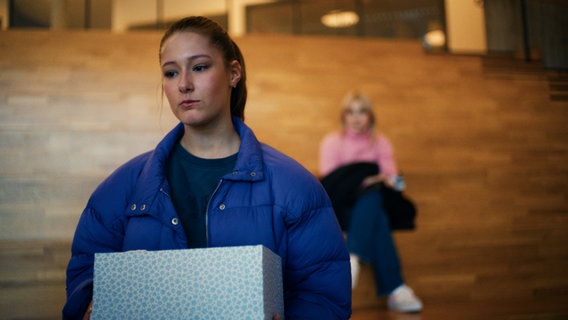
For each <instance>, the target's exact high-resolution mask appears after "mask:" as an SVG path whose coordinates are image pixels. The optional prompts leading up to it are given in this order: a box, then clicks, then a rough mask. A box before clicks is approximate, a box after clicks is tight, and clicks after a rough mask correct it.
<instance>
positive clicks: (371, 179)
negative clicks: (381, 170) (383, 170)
mask: <svg viewBox="0 0 568 320" xmlns="http://www.w3.org/2000/svg"><path fill="white" fill-rule="evenodd" d="M379 182H384V183H387V182H388V179H387V177H386V176H385V175H382V174H377V175H374V176H368V177H366V178H365V179H363V182H362V183H361V187H362V188H363V189H365V188H367V187H369V186H371V185H373V184H376V183H379Z"/></svg>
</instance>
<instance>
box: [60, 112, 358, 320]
mask: <svg viewBox="0 0 568 320" xmlns="http://www.w3.org/2000/svg"><path fill="white" fill-rule="evenodd" d="M233 123H234V126H235V129H236V130H237V132H238V133H239V135H240V137H241V146H240V149H239V155H238V158H237V162H236V164H235V168H234V170H233V172H231V173H229V174H227V175H226V176H224V177H223V179H222V181H221V183H220V184H219V186H218V188H217V190H216V191H215V192H214V194H213V196H212V198H211V201H210V205H209V208H208V215H207V232H208V233H207V237H208V238H207V240H208V245H209V247H222V246H240V245H257V244H262V245H264V246H266V247H267V248H270V249H271V250H272V251H274V252H275V253H277V254H278V255H279V256H280V257H281V258H282V266H283V272H284V274H283V280H284V300H285V312H286V314H285V316H286V318H287V319H347V318H349V316H350V314H351V280H350V271H349V254H348V252H347V250H346V248H345V245H344V241H343V238H342V234H341V230H340V228H339V225H338V223H337V220H336V218H335V214H334V212H333V209H332V207H331V203H330V200H329V198H328V197H327V195H326V193H325V191H324V189H323V187H322V186H321V184H320V183H319V182H318V181H317V180H316V178H315V177H313V176H312V175H311V174H310V173H309V172H308V171H307V170H305V169H304V168H303V167H302V166H301V165H300V164H298V163H297V162H296V161H294V160H292V159H291V158H289V157H287V156H285V155H283V154H282V153H280V152H278V151H277V150H275V149H273V148H271V147H269V146H267V145H265V144H261V143H259V142H258V140H257V139H256V137H255V135H254V133H253V132H252V131H251V130H250V128H248V127H247V126H246V125H245V124H244V123H243V122H242V121H241V120H239V119H236V118H234V119H233ZM183 132H184V128H183V125H182V124H179V125H178V126H177V127H176V128H174V129H173V130H172V131H171V132H170V133H169V134H168V135H167V136H166V137H165V138H164V139H163V140H162V141H161V142H160V143H159V144H158V146H157V147H156V149H155V150H153V151H151V152H148V153H145V154H142V155H140V156H138V157H136V158H134V159H132V160H130V161H129V162H128V163H126V164H124V165H123V166H121V167H120V168H119V169H117V170H116V171H115V172H114V173H112V174H111V175H110V176H109V177H108V178H107V179H106V180H105V181H104V182H102V183H101V185H100V186H99V187H98V188H97V189H96V190H95V192H94V193H93V194H92V196H91V198H90V199H89V201H88V203H87V206H86V208H85V210H84V211H83V214H82V215H81V218H80V220H79V223H78V226H77V230H76V233H75V237H74V240H73V245H72V257H71V260H70V262H69V266H68V268H67V303H66V304H65V307H64V309H63V318H64V319H80V318H81V317H82V315H83V314H84V312H85V310H86V309H87V306H88V304H89V302H90V300H91V298H92V286H93V261H94V253H95V252H113V251H127V250H137V249H144V250H164V249H183V248H187V239H186V236H185V234H184V231H183V227H182V225H181V223H179V220H178V216H177V213H176V211H175V209H174V205H173V203H172V201H171V199H170V197H169V196H168V194H169V185H168V182H167V181H166V178H165V175H164V167H165V163H166V160H167V158H168V156H169V154H170V151H171V150H172V148H173V147H174V146H175V144H176V143H177V142H178V141H179V139H180V138H181V136H182V135H183Z"/></svg>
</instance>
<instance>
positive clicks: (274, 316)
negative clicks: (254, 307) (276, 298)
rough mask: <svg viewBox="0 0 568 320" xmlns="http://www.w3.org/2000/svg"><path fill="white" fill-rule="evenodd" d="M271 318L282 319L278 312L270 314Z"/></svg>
mask: <svg viewBox="0 0 568 320" xmlns="http://www.w3.org/2000/svg"><path fill="white" fill-rule="evenodd" d="M272 320H282V317H280V315H279V314H278V313H275V314H274V315H273V316H272Z"/></svg>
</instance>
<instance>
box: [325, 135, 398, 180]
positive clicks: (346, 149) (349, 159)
mask: <svg viewBox="0 0 568 320" xmlns="http://www.w3.org/2000/svg"><path fill="white" fill-rule="evenodd" d="M319 160H320V161H319V165H320V168H319V174H320V177H324V176H326V175H327V174H328V173H330V172H332V171H333V170H334V169H336V168H338V167H340V166H343V165H346V164H350V163H354V162H376V163H377V164H378V165H379V168H380V170H381V173H382V174H384V175H386V176H387V177H393V176H396V175H397V174H398V169H397V167H396V161H395V158H394V150H393V147H392V145H391V143H390V141H389V140H388V139H387V138H386V137H385V136H384V135H382V134H376V135H374V137H373V135H372V134H370V133H355V132H350V131H347V132H345V133H343V132H334V133H330V134H328V135H327V136H326V137H324V139H323V140H322V143H321V145H320V159H319Z"/></svg>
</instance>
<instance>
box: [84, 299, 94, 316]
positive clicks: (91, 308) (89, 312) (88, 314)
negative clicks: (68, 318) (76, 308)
mask: <svg viewBox="0 0 568 320" xmlns="http://www.w3.org/2000/svg"><path fill="white" fill-rule="evenodd" d="M91 312H93V301H91V303H89V307H87V312H85V315H83V320H89V319H91Z"/></svg>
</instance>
